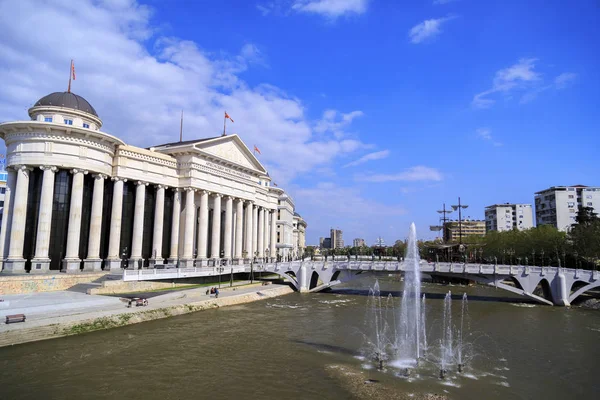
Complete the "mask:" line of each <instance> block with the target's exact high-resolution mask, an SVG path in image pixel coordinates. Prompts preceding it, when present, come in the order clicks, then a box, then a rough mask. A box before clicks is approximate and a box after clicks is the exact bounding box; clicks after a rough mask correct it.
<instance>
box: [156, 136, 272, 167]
mask: <svg viewBox="0 0 600 400" xmlns="http://www.w3.org/2000/svg"><path fill="white" fill-rule="evenodd" d="M157 149H158V150H159V151H162V152H165V153H167V154H171V155H174V154H175V153H179V152H182V151H184V152H189V151H192V152H194V153H197V154H199V155H200V156H202V155H204V156H205V157H210V158H215V159H218V160H220V161H222V162H225V163H231V164H235V165H237V166H239V167H242V168H246V169H249V170H252V171H254V172H255V173H259V174H267V170H266V169H265V167H263V165H262V164H261V163H260V161H258V159H257V158H256V157H255V156H254V154H252V152H251V151H250V150H249V149H248V147H247V146H246V145H245V144H244V142H242V139H240V137H239V136H238V135H228V136H220V137H215V138H207V139H199V140H188V141H186V142H179V143H169V144H165V145H161V146H158V147H157Z"/></svg>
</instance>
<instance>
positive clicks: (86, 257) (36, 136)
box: [0, 92, 293, 273]
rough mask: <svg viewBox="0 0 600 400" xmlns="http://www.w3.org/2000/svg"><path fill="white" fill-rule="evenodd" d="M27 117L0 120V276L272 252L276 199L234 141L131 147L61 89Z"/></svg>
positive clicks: (234, 259)
mask: <svg viewBox="0 0 600 400" xmlns="http://www.w3.org/2000/svg"><path fill="white" fill-rule="evenodd" d="M29 116H30V118H31V119H30V120H27V121H15V122H6V123H2V124H0V136H1V137H2V138H3V139H4V141H5V143H6V147H7V156H6V159H7V162H6V165H7V170H8V176H7V185H6V186H7V187H6V195H5V203H4V212H3V214H4V218H3V219H2V230H1V232H0V255H1V256H2V263H3V272H4V273H22V272H25V271H26V270H27V271H30V272H32V273H39V272H45V271H48V270H62V271H64V272H78V271H80V270H90V271H97V270H100V269H104V270H111V271H112V270H120V269H121V268H123V267H134V268H139V267H142V266H154V265H156V264H163V263H172V264H177V265H178V266H185V267H190V266H194V265H196V266H201V265H216V264H221V263H222V262H223V261H224V262H227V263H242V262H244V261H247V260H248V259H250V258H253V257H256V258H260V259H264V258H275V257H276V255H277V250H278V246H277V245H276V242H277V240H276V239H277V232H278V231H277V226H278V220H277V219H278V208H279V207H278V201H279V199H280V198H281V197H282V196H283V195H285V192H284V191H283V190H282V189H280V188H277V187H273V186H271V184H270V183H271V179H270V178H269V175H268V173H267V171H266V170H265V168H264V167H263V166H262V164H261V163H260V162H259V161H258V160H257V159H256V158H255V157H254V155H253V154H252V152H251V151H250V150H248V148H247V147H246V146H245V145H244V143H243V142H242V140H241V139H240V138H239V137H238V136H237V135H229V136H221V137H212V138H204V139H197V140H189V141H185V142H175V143H168V144H163V145H158V146H154V147H150V148H147V149H143V148H139V147H135V146H130V145H127V144H126V143H124V142H123V141H122V140H121V139H119V138H117V137H115V136H112V135H109V134H107V133H104V132H102V131H101V130H100V129H101V128H102V121H101V119H100V118H99V116H98V114H97V113H96V111H95V110H94V108H93V107H92V106H91V105H90V104H89V103H88V102H87V101H86V100H85V99H84V98H82V97H80V96H77V95H75V94H73V93H71V92H64V93H62V92H56V93H52V94H50V95H48V96H45V97H43V98H42V99H40V100H39V101H37V102H36V103H35V105H34V106H33V107H32V108H30V109H29ZM291 212H292V215H293V210H292V211H291ZM290 226H291V218H290ZM290 237H291V235H290Z"/></svg>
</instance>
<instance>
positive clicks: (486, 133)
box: [476, 128, 502, 147]
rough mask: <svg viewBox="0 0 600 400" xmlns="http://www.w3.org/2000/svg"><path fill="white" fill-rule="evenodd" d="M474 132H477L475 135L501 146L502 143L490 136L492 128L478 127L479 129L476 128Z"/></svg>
mask: <svg viewBox="0 0 600 400" xmlns="http://www.w3.org/2000/svg"><path fill="white" fill-rule="evenodd" d="M476 132H477V136H479V137H480V138H482V139H483V140H486V141H488V142H490V143H492V144H493V145H494V146H496V147H500V146H502V143H500V142H497V141H495V140H494V138H493V137H492V130H491V129H490V128H479V129H477V131H476Z"/></svg>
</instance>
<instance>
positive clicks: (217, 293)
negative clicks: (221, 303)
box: [215, 288, 219, 299]
mask: <svg viewBox="0 0 600 400" xmlns="http://www.w3.org/2000/svg"><path fill="white" fill-rule="evenodd" d="M218 298H219V288H215V299H218Z"/></svg>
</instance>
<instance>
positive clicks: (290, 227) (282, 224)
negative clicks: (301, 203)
mask: <svg viewBox="0 0 600 400" xmlns="http://www.w3.org/2000/svg"><path fill="white" fill-rule="evenodd" d="M294 208H295V205H294V200H293V199H292V197H291V196H289V195H288V194H287V193H285V192H282V193H281V195H280V196H279V198H278V200H277V216H278V218H277V249H278V254H279V255H280V256H281V257H282V259H283V260H288V259H291V258H292V257H293V256H294V254H293V253H294Z"/></svg>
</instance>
